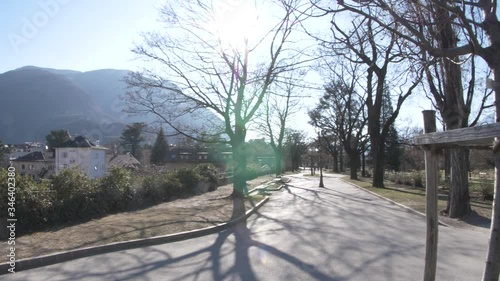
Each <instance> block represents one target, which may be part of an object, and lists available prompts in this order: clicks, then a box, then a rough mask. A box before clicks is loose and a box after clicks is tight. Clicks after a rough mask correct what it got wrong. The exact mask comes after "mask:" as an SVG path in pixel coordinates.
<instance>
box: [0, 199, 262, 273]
mask: <svg viewBox="0 0 500 281" xmlns="http://www.w3.org/2000/svg"><path fill="white" fill-rule="evenodd" d="M267 201H269V196H266V197H264V199H262V200H261V201H260V202H259V203H257V204H256V205H255V207H253V208H252V209H250V210H248V211H246V213H245V214H244V215H242V216H240V217H239V218H237V219H235V220H232V221H229V222H225V223H220V224H217V225H215V226H209V227H205V228H201V229H196V230H191V231H184V232H178V233H174V234H167V235H161V236H155V237H149V238H143V239H135V240H129V241H121V242H114V243H110V244H105V245H100V246H94V247H86V248H80V249H76V250H70V251H64V252H59V253H54V254H49V255H45V256H39V257H34V258H27V259H22V260H17V261H16V264H15V271H16V272H18V271H22V270H28V269H33V268H37V267H42V266H47V265H52V264H56V263H61V262H66V261H70V260H75V259H79V258H84V257H90V256H94V255H99V254H105V253H111V252H116V251H123V250H128V249H134V248H140V247H147V246H153V245H158V244H165V243H171V242H177V241H182V240H187V239H191V238H197V237H201V236H205V235H209V234H214V233H217V232H219V231H222V230H225V229H228V228H230V227H232V226H234V225H236V224H238V223H239V222H241V221H243V220H245V219H247V218H248V217H249V216H251V215H252V214H253V213H255V212H256V211H257V210H258V209H259V208H260V207H262V205H264V204H265V203H266V202H267ZM9 268H11V267H10V264H9V262H4V263H1V264H0V275H4V274H8V273H10V272H9V271H8V269H9Z"/></svg>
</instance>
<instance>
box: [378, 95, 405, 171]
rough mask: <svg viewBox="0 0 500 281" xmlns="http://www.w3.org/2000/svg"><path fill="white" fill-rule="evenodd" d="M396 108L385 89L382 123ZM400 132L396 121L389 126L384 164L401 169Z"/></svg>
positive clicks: (391, 168)
mask: <svg viewBox="0 0 500 281" xmlns="http://www.w3.org/2000/svg"><path fill="white" fill-rule="evenodd" d="M393 112H394V108H393V107H392V102H391V97H390V95H389V91H388V90H387V88H386V90H385V93H384V99H383V100H382V123H381V124H385V122H387V119H388V118H389V117H390V116H392V114H393ZM400 143H401V142H400V139H399V134H398V131H397V129H396V126H395V122H393V123H392V124H391V126H390V127H389V132H388V134H387V138H386V142H385V144H384V146H385V161H384V166H385V168H386V169H389V170H393V171H399V166H400V164H401V159H400V158H401V154H402V150H401V144H400Z"/></svg>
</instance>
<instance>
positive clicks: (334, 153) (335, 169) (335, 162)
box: [332, 148, 339, 173]
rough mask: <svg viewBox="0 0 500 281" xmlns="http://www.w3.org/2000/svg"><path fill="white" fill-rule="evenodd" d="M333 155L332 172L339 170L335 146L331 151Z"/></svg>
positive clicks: (337, 153)
mask: <svg viewBox="0 0 500 281" xmlns="http://www.w3.org/2000/svg"><path fill="white" fill-rule="evenodd" d="M332 157H333V172H334V173H338V172H339V152H338V151H337V149H336V148H335V150H334V151H333V153H332Z"/></svg>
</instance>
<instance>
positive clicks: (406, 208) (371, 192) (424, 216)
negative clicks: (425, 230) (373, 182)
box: [340, 179, 451, 227]
mask: <svg viewBox="0 0 500 281" xmlns="http://www.w3.org/2000/svg"><path fill="white" fill-rule="evenodd" d="M340 180H341V181H343V182H345V183H347V184H349V185H352V186H354V187H356V188H359V189H361V190H363V191H365V192H368V193H370V194H372V195H375V196H377V197H379V198H381V199H384V200H385V201H387V202H389V203H392V204H394V205H396V206H399V207H401V208H403V209H405V210H406V211H408V212H410V213H414V214H416V215H419V216H421V217H423V218H426V215H425V214H424V213H422V212H419V211H417V210H415V209H412V208H410V207H408V206H406V205H403V204H401V203H398V202H396V201H394V200H391V199H389V198H386V197H384V196H382V195H380V194H377V193H375V192H373V191H370V190H367V189H366V188H362V187H360V186H358V185H356V184H354V183H352V182H348V181H346V180H344V179H340ZM438 223H439V224H440V225H442V226H446V227H451V226H450V225H449V224H446V223H444V222H442V221H440V220H438Z"/></svg>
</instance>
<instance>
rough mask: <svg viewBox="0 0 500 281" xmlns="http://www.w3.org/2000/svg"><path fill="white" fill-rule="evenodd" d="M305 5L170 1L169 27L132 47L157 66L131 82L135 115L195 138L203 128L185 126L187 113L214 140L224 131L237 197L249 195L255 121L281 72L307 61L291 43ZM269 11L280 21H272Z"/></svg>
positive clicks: (294, 0)
mask: <svg viewBox="0 0 500 281" xmlns="http://www.w3.org/2000/svg"><path fill="white" fill-rule="evenodd" d="M299 2H300V1H298V0H281V1H265V0H262V1H255V2H253V1H240V2H237V3H236V2H235V3H232V4H231V3H229V4H228V5H226V6H224V9H220V7H219V6H218V4H217V3H216V1H210V0H206V1H197V0H187V1H178V2H175V3H170V4H167V5H165V6H164V7H163V8H162V9H161V11H160V20H161V21H162V22H163V23H164V24H165V27H166V28H165V30H164V31H162V32H149V33H146V34H144V43H143V44H142V45H138V46H136V47H135V49H134V50H133V51H134V52H135V53H136V54H137V55H138V57H139V58H141V59H144V60H146V61H149V62H150V64H149V65H150V67H149V68H147V69H143V70H142V71H140V72H134V73H132V74H131V75H130V76H128V78H127V83H128V84H129V85H130V87H131V90H130V92H129V93H128V95H127V97H126V99H127V101H128V104H129V105H130V107H129V112H134V113H143V114H153V115H156V116H157V117H158V118H159V119H160V120H161V121H162V122H164V123H166V124H168V125H170V126H171V127H172V128H173V129H174V130H175V131H176V132H178V133H179V134H181V135H184V136H186V137H189V138H192V139H196V140H200V139H199V138H198V137H197V136H198V135H199V129H198V131H197V130H196V129H195V128H190V126H188V125H186V116H190V117H189V118H201V119H202V120H203V121H204V126H205V127H204V128H203V130H204V132H205V133H206V134H208V135H214V136H217V135H219V134H224V135H225V136H226V139H227V142H228V143H229V144H230V145H231V146H232V152H233V164H234V189H233V196H236V197H241V195H243V194H246V193H247V192H248V190H247V186H246V166H247V159H246V153H245V137H246V133H247V129H248V126H249V123H250V122H251V120H252V119H253V118H254V115H255V113H256V112H257V110H258V109H259V108H260V106H261V105H262V103H263V102H264V101H265V98H266V95H267V94H268V90H269V87H270V86H271V84H272V83H273V82H274V80H275V78H276V77H277V75H279V74H280V73H283V72H286V71H289V70H290V69H293V68H295V67H297V66H298V65H299V64H300V63H298V62H297V61H299V60H298V58H299V56H300V52H299V51H296V50H294V49H293V48H292V47H291V46H290V42H291V41H292V40H293V36H292V33H293V31H294V30H295V29H296V25H297V24H298V23H299V22H300V21H301V20H303V18H302V17H304V14H296V13H295V12H294V11H296V10H298V9H299V5H300V3H299ZM232 5H233V6H232ZM218 7H219V8H218ZM267 11H272V12H273V14H274V15H279V17H278V18H277V17H276V16H273V17H271V16H269V17H267V18H266V17H265V13H266V12H267ZM250 35H252V36H250ZM206 109H208V110H209V112H210V113H212V114H216V115H217V116H218V117H219V118H220V119H217V118H213V117H210V115H209V114H207V113H208V111H207V110H206ZM183 118H184V120H183Z"/></svg>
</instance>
